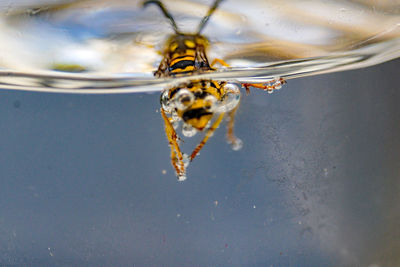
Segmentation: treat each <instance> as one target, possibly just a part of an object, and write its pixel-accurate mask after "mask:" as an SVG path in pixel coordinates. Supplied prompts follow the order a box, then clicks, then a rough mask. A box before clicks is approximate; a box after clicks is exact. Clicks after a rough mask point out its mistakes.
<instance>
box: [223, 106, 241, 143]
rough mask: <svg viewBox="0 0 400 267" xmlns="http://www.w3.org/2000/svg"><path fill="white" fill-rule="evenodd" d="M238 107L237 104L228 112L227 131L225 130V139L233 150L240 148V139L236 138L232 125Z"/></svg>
mask: <svg viewBox="0 0 400 267" xmlns="http://www.w3.org/2000/svg"><path fill="white" fill-rule="evenodd" d="M238 107H239V104H238V105H237V106H236V107H235V108H234V109H232V110H231V111H230V112H229V113H228V118H229V121H228V125H227V131H226V140H227V141H228V143H229V144H231V147H232V149H233V150H239V149H241V148H242V140H240V139H239V138H237V137H236V136H235V134H234V133H233V127H234V124H235V114H236V110H237V109H238Z"/></svg>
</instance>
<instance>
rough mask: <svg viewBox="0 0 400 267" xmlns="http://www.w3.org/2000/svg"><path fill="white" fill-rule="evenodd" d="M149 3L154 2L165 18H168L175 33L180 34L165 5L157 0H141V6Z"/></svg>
mask: <svg viewBox="0 0 400 267" xmlns="http://www.w3.org/2000/svg"><path fill="white" fill-rule="evenodd" d="M149 4H155V5H157V6H158V7H159V8H160V9H161V12H162V13H163V14H164V16H165V17H166V18H168V19H169V22H170V23H171V26H172V28H173V29H174V31H175V33H176V34H180V31H179V30H178V26H177V25H176V22H175V20H174V18H173V17H172V15H171V14H170V13H169V12H168V10H167V9H166V8H165V6H164V5H163V3H161V1H157V0H148V1H144V2H143V4H142V5H143V7H146V6H147V5H149Z"/></svg>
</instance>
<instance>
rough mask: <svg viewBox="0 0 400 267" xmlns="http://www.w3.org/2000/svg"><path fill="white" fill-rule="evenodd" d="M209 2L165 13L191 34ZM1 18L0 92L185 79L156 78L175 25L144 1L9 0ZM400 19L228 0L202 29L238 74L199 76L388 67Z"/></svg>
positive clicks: (388, 13)
mask: <svg viewBox="0 0 400 267" xmlns="http://www.w3.org/2000/svg"><path fill="white" fill-rule="evenodd" d="M209 4H210V3H209V1H176V2H173V3H167V7H169V8H170V9H171V10H172V11H171V12H172V13H173V15H174V16H175V17H176V21H177V24H178V26H179V27H181V28H182V29H183V30H184V31H187V32H193V31H194V30H195V29H196V28H197V25H198V23H199V21H200V20H201V18H202V17H203V16H204V14H205V13H206V11H207V9H208V5H209ZM1 12H2V15H1V19H0V26H1V39H2V43H1V46H0V49H1V51H3V53H2V55H1V58H0V59H1V60H0V68H1V71H0V76H1V84H0V87H1V88H4V89H15V90H30V91H42V92H64V93H65V92H68V93H95V94H98V93H132V92H152V91H161V90H162V89H164V88H166V87H168V86H170V85H171V83H174V82H178V81H177V80H174V81H171V80H169V79H154V78H153V76H152V72H153V71H154V70H155V69H156V68H157V65H158V63H159V62H160V60H161V56H160V55H159V53H158V51H160V50H162V49H163V43H164V41H165V39H166V38H167V36H168V34H170V33H172V29H171V27H170V25H169V23H168V21H167V20H166V19H165V18H163V17H162V16H161V15H160V11H159V10H158V9H157V8H155V7H150V6H149V7H147V8H146V9H145V10H144V9H142V8H141V6H140V1H122V0H121V1H113V2H109V1H56V2H54V1H52V2H47V1H29V2H24V1H13V2H7V1H3V5H2V6H1ZM399 13H400V11H399V8H398V7H397V5H396V1H394V2H393V1H387V2H386V1H385V2H379V3H376V1H375V2H372V3H370V2H369V1H361V0H360V1H346V2H344V1H294V0H293V1H290V0H288V1H252V4H251V5H248V4H246V3H244V2H243V1H239V0H236V1H235V0H232V1H226V2H223V3H222V5H221V7H220V9H219V10H218V11H217V12H216V13H215V14H214V16H213V17H212V19H211V20H210V21H209V24H208V25H206V27H205V29H204V32H203V33H204V35H206V36H207V37H208V38H209V39H210V42H211V47H210V50H209V52H208V55H209V58H210V59H211V60H212V59H213V58H222V59H224V60H225V61H226V62H228V63H229V64H230V65H231V68H228V69H227V68H223V67H222V68H220V69H219V71H217V72H214V73H210V74H203V75H201V76H202V77H207V78H212V79H220V80H229V81H233V82H242V83H246V82H266V81H268V80H271V79H273V78H275V77H283V78H285V79H286V80H290V79H293V78H298V77H303V76H310V75H315V74H321V73H327V72H334V71H341V70H349V69H354V68H361V67H366V66H371V65H374V64H378V63H382V62H384V61H387V60H391V59H394V58H396V57H398V56H399V54H400V51H399V47H400V45H399V44H400V43H399V42H400V39H399V36H400V16H399ZM192 78H196V77H192ZM186 79H188V78H181V79H180V80H179V81H183V80H186Z"/></svg>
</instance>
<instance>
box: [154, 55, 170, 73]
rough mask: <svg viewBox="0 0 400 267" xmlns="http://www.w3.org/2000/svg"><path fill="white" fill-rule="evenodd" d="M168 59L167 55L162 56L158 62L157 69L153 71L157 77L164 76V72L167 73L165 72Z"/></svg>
mask: <svg viewBox="0 0 400 267" xmlns="http://www.w3.org/2000/svg"><path fill="white" fill-rule="evenodd" d="M168 61H169V57H168V56H164V57H163V59H162V60H161V62H160V65H159V66H158V69H157V70H156V71H155V72H154V76H156V77H157V78H160V77H164V76H165V74H166V73H168V72H167V69H168Z"/></svg>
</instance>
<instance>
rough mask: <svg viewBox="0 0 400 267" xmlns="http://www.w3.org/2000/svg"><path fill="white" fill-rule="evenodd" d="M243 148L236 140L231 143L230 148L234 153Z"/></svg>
mask: <svg viewBox="0 0 400 267" xmlns="http://www.w3.org/2000/svg"><path fill="white" fill-rule="evenodd" d="M242 147H243V141H242V140H240V139H239V138H236V139H235V141H234V142H232V143H231V148H232V149H233V150H235V151H238V150H240V149H241V148H242Z"/></svg>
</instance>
